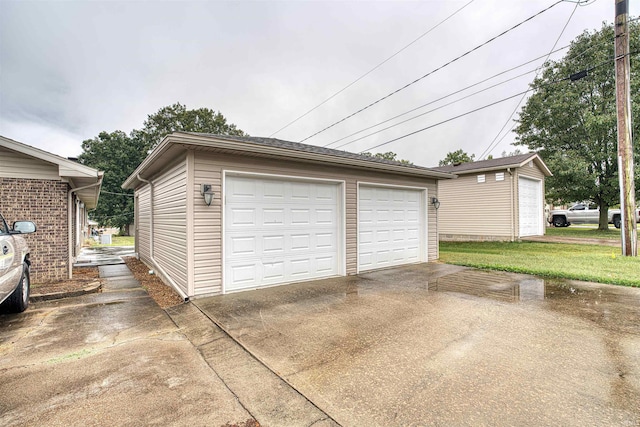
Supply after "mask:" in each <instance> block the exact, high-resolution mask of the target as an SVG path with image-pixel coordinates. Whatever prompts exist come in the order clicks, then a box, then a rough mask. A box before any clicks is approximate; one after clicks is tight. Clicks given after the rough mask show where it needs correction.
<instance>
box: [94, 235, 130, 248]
mask: <svg viewBox="0 0 640 427" xmlns="http://www.w3.org/2000/svg"><path fill="white" fill-rule="evenodd" d="M134 245H135V237H133V236H115V235H114V236H111V244H110V245H100V244H98V245H95V246H134Z"/></svg>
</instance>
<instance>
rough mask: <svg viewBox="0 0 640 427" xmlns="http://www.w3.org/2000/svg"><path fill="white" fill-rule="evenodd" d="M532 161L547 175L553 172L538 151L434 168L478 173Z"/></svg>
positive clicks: (457, 172) (514, 166)
mask: <svg viewBox="0 0 640 427" xmlns="http://www.w3.org/2000/svg"><path fill="white" fill-rule="evenodd" d="M530 161H534V162H535V163H536V164H537V165H538V167H539V168H540V169H541V170H542V171H543V172H544V174H545V175H546V176H551V175H552V173H551V171H550V170H549V168H548V167H547V165H546V164H545V163H544V161H542V158H541V157H540V156H539V155H538V154H537V153H527V154H518V155H516V156H508V157H499V158H497V159H490V160H481V161H478V162H467V163H460V164H458V165H447V166H439V167H436V168H432V169H433V170H436V171H439V172H449V173H454V174H465V173H477V172H484V171H491V170H496V169H507V168H519V167H522V166H524V165H526V164H527V163H529V162H530Z"/></svg>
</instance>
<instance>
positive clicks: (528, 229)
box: [518, 177, 544, 237]
mask: <svg viewBox="0 0 640 427" xmlns="http://www.w3.org/2000/svg"><path fill="white" fill-rule="evenodd" d="M518 212H519V214H518V219H519V221H518V222H519V235H520V236H521V237H523V236H535V235H541V234H542V233H543V227H544V218H543V216H544V214H543V210H542V183H541V182H540V181H537V180H532V179H526V178H522V177H520V178H519V179H518Z"/></svg>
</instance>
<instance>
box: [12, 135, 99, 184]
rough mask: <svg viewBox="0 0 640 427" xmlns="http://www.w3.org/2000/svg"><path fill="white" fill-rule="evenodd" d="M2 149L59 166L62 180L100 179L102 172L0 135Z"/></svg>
mask: <svg viewBox="0 0 640 427" xmlns="http://www.w3.org/2000/svg"><path fill="white" fill-rule="evenodd" d="M0 147H4V148H7V149H9V150H12V151H16V152H18V153H21V154H24V155H25V156H29V157H33V158H36V159H39V160H42V161H45V162H48V163H53V164H56V165H58V173H59V174H60V177H61V178H66V177H86V178H96V180H97V179H98V178H99V176H100V174H101V172H100V171H98V170H97V169H94V168H91V167H89V166H85V165H81V164H80V163H77V162H74V161H72V160H69V159H65V158H64V157H61V156H58V155H57V154H53V153H49V152H47V151H44V150H41V149H39V148H36V147H32V146H30V145H27V144H23V143H22V142H18V141H14V140H13V139H9V138H6V137H4V136H1V135H0Z"/></svg>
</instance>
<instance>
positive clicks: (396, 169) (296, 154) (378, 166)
mask: <svg viewBox="0 0 640 427" xmlns="http://www.w3.org/2000/svg"><path fill="white" fill-rule="evenodd" d="M174 143H176V144H184V143H186V144H188V145H192V146H206V147H211V148H219V149H226V150H230V151H240V152H250V153H252V154H263V155H277V156H281V157H288V158H290V159H296V160H308V161H312V162H318V163H332V164H336V165H342V166H351V167H357V168H361V169H373V170H378V171H384V172H393V173H398V174H402V175H410V176H422V177H425V178H433V179H452V178H455V177H456V176H455V175H454V174H452V173H449V172H438V171H434V170H424V169H413V168H408V167H405V166H400V165H391V164H385V163H378V162H371V161H366V160H358V159H350V158H341V157H336V156H332V155H328V154H321V153H309V152H305V151H297V150H291V149H288V148H280V147H270V146H262V145H258V144H247V143H245V142H239V141H233V140H227V139H224V140H223V139H217V138H215V137H210V136H206V137H205V136H199V135H193V134H190V133H182V132H176V133H173V134H171V135H167V136H166V137H165V138H164V139H163V140H162V141H161V142H160V144H158V146H157V147H156V148H155V149H154V150H153V152H151V154H149V156H147V158H146V159H145V160H144V161H143V162H142V163H141V164H140V165H139V166H138V167H137V168H136V170H135V171H134V172H133V173H132V174H131V175H130V176H129V177H128V178H127V179H126V180H125V182H124V183H123V184H122V188H125V189H127V188H135V187H137V186H138V185H140V183H141V181H140V180H138V178H137V176H138V175H141V174H144V172H145V170H146V169H148V168H149V166H150V165H151V164H153V162H154V161H155V159H157V158H158V157H160V156H161V155H162V154H163V153H164V152H165V151H167V150H168V149H169V147H170V146H171V145H172V144H174ZM147 178H148V177H147Z"/></svg>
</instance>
